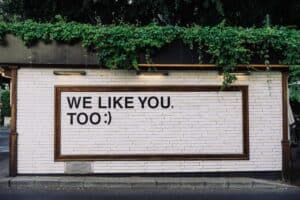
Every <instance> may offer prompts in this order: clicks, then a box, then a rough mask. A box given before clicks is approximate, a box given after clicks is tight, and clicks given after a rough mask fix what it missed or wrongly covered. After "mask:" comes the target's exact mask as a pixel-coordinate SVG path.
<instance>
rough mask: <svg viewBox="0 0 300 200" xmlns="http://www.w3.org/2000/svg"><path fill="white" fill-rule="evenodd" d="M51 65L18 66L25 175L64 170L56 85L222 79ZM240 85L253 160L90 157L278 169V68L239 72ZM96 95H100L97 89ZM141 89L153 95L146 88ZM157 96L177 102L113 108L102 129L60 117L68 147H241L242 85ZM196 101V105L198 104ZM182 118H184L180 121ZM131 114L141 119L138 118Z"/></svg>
mask: <svg viewBox="0 0 300 200" xmlns="http://www.w3.org/2000/svg"><path fill="white" fill-rule="evenodd" d="M53 70H54V69H32V68H21V69H20V70H19V71H18V97H17V102H18V103H17V131H18V134H19V137H18V173H20V174H26V173H33V174H34V173H47V174H51V173H64V171H65V165H66V163H64V162H54V86H55V85H105V86H108V85H221V83H222V77H221V76H219V75H218V73H217V72H215V71H170V73H169V76H164V77H152V76H151V77H143V76H137V75H136V74H135V72H133V71H122V70H118V71H112V70H86V71H87V75H86V76H54V75H53ZM60 70H61V69H60ZM235 84H236V85H248V86H249V125H250V128H249V133H250V136H249V139H250V160H243V161H95V162H91V165H92V171H93V172H94V173H130V172H142V173H143V172H222V171H223V172H225V171H275V170H276V171H277V170H281V137H282V127H281V121H282V109H281V107H282V106H281V103H282V102H281V74H280V72H255V73H253V74H252V75H250V76H239V77H238V81H237V82H236V83H235ZM116 94H117V95H122V94H121V93H116ZM130 94H131V96H134V95H137V94H135V93H130ZM64 95H67V94H64ZM74 95H77V94H76V93H75V94H74ZM92 95H94V96H97V95H98V96H99V95H100V93H93V94H92ZM105 95H107V94H101V96H103V97H105ZM113 95H115V93H113ZM138 95H144V96H145V95H149V94H145V93H143V92H141V93H139V94H138ZM160 95H161V96H171V99H172V101H173V102H172V104H174V109H172V110H161V109H157V110H148V111H145V110H141V109H133V110H132V111H128V110H112V115H113V120H112V124H111V125H109V126H105V125H101V133H99V129H95V128H94V126H92V125H86V126H85V127H82V126H79V127H77V125H75V126H73V127H70V126H69V124H68V123H67V120H63V122H62V141H63V142H62V151H63V153H68V154H88V153H94V154H95V153H99V154H102V153H104V154H105V153H106V154H114V153H120V154H124V153H237V152H238V153H239V152H241V148H242V146H241V144H242V143H241V110H240V108H241V95H240V93H239V92H229V93H225V92H199V93H184V94H179V93H178V92H176V93H170V92H169V93H157V94H155V96H160ZM199 102H201V103H199ZM63 105H64V104H63ZM204 105H207V106H204ZM195 107H197V109H194V108H195ZM67 111H68V109H67V108H66V107H64V106H63V107H62V113H63V114H64V113H65V112H67ZM128 113H130V114H128ZM182 118H186V120H183V121H182ZM158 119H159V120H158ZM134 121H136V122H137V123H133V122H134ZM147 122H148V123H147ZM138 124H140V125H138ZM141 125H143V126H141ZM99 144H100V145H99Z"/></svg>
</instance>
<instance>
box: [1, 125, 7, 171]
mask: <svg viewBox="0 0 300 200" xmlns="http://www.w3.org/2000/svg"><path fill="white" fill-rule="evenodd" d="M8 136H9V130H8V129H3V128H0V177H7V176H8V160H9V156H8V144H9V139H8Z"/></svg>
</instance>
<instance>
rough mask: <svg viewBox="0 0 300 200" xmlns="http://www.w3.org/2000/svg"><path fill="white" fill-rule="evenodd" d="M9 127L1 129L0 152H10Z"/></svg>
mask: <svg viewBox="0 0 300 200" xmlns="http://www.w3.org/2000/svg"><path fill="white" fill-rule="evenodd" d="M8 135H9V130H8V129H2V128H1V129H0V152H1V153H3V152H8V141H9V140H8Z"/></svg>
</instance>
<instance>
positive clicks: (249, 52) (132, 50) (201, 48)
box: [0, 17, 300, 100]
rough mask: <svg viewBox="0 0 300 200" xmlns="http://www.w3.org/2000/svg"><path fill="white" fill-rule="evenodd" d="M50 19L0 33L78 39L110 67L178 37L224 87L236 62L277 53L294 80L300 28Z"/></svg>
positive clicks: (30, 39)
mask: <svg viewBox="0 0 300 200" xmlns="http://www.w3.org/2000/svg"><path fill="white" fill-rule="evenodd" d="M56 21H57V22H55V23H37V22H33V21H30V20H27V21H24V22H15V23H4V22H2V23H1V22H0V36H4V35H5V34H13V35H16V36H17V37H19V38H21V39H22V40H23V41H24V42H25V44H26V45H33V44H34V42H36V41H39V40H42V41H46V42H48V41H60V42H65V43H70V42H82V44H83V46H84V47H86V48H89V49H90V50H93V51H97V52H98V55H99V62H100V64H102V65H103V66H106V67H108V68H111V69H116V68H123V69H128V68H135V69H137V64H138V56H139V54H140V53H144V54H146V57H147V60H148V62H151V52H155V51H157V50H159V49H160V48H162V47H164V46H166V45H167V44H169V43H171V42H172V41H175V40H177V41H182V42H183V43H184V44H186V45H187V46H189V47H190V48H192V49H193V48H197V49H198V52H199V63H201V62H202V58H201V55H203V54H204V55H206V56H207V57H209V58H210V61H209V63H213V64H216V65H218V66H219V67H220V70H222V71H223V74H224V81H223V85H224V86H225V87H227V86H228V85H230V84H231V83H233V82H234V81H235V80H236V77H235V76H234V75H233V74H232V72H234V71H235V66H236V65H237V64H249V63H251V61H253V59H254V58H256V59H258V60H260V61H261V62H264V63H265V64H266V65H268V64H269V63H270V60H272V59H273V57H272V56H276V57H280V58H281V59H280V62H281V63H283V64H289V65H291V66H292V67H291V78H290V79H291V81H295V80H299V77H300V76H299V68H298V67H297V66H294V65H299V64H300V31H299V30H295V29H288V28H285V27H269V26H268V27H263V28H241V27H228V26H225V25H224V23H221V24H220V25H218V26H214V27H202V26H196V25H195V26H191V27H179V26H171V25H167V26H159V25H157V24H150V25H147V26H134V25H127V24H122V25H110V26H106V25H99V26H93V25H89V24H80V23H76V22H68V23H67V22H65V21H64V20H63V19H62V18H61V17H56ZM298 96H299V92H298V91H297V90H296V89H293V90H292V94H291V97H292V99H293V100H297V99H298V100H299V97H298Z"/></svg>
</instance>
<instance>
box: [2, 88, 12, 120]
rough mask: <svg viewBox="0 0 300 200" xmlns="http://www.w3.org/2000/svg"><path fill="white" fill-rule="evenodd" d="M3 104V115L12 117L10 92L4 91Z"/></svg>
mask: <svg viewBox="0 0 300 200" xmlns="http://www.w3.org/2000/svg"><path fill="white" fill-rule="evenodd" d="M1 102H2V111H1V112H2V113H1V115H2V116H4V117H10V93H9V91H8V90H4V91H3V92H2V93H1Z"/></svg>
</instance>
